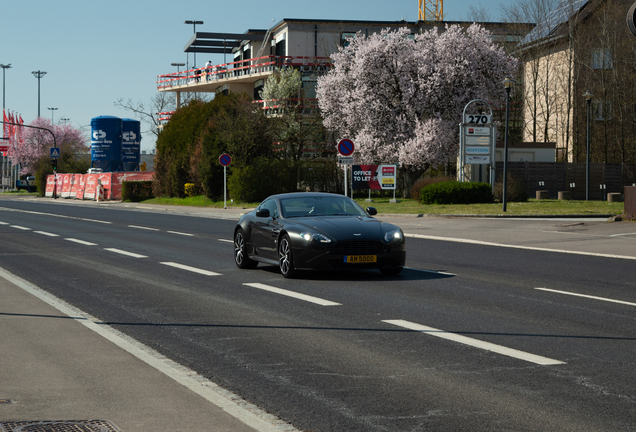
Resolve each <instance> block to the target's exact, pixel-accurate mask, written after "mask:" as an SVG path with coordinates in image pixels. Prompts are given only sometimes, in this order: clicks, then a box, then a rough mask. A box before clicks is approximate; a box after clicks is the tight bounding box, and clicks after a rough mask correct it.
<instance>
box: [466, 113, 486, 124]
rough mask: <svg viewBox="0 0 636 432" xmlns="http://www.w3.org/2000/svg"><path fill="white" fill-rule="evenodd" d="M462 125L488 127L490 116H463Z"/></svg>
mask: <svg viewBox="0 0 636 432" xmlns="http://www.w3.org/2000/svg"><path fill="white" fill-rule="evenodd" d="M464 124H466V125H475V126H480V125H489V124H492V115H483V114H464Z"/></svg>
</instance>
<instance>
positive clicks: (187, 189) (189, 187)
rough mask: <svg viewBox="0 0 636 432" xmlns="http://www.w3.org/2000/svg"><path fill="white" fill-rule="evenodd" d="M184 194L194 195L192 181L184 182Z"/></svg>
mask: <svg viewBox="0 0 636 432" xmlns="http://www.w3.org/2000/svg"><path fill="white" fill-rule="evenodd" d="M185 194H186V196H189V197H190V198H192V197H193V196H195V195H196V191H195V188H194V183H186V184H185Z"/></svg>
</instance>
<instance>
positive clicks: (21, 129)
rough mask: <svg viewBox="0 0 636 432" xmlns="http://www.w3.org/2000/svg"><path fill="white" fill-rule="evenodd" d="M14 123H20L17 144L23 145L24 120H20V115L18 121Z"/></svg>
mask: <svg viewBox="0 0 636 432" xmlns="http://www.w3.org/2000/svg"><path fill="white" fill-rule="evenodd" d="M16 123H20V126H19V127H18V145H24V120H22V116H20V121H19V122H16Z"/></svg>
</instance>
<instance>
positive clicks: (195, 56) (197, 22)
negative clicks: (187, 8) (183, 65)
mask: <svg viewBox="0 0 636 432" xmlns="http://www.w3.org/2000/svg"><path fill="white" fill-rule="evenodd" d="M183 23H184V24H192V27H193V28H192V29H193V30H194V34H197V24H203V21H194V20H186V21H184V22H183ZM196 68H197V53H196V52H195V53H194V66H193V69H196Z"/></svg>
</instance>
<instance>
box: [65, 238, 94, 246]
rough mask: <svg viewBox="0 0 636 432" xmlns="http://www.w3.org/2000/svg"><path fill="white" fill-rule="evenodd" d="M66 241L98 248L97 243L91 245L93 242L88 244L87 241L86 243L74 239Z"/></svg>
mask: <svg viewBox="0 0 636 432" xmlns="http://www.w3.org/2000/svg"><path fill="white" fill-rule="evenodd" d="M64 240H68V241H70V242H73V243H79V244H82V245H86V246H97V243H91V242H87V241H84V240H78V239H74V238H65V239H64Z"/></svg>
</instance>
